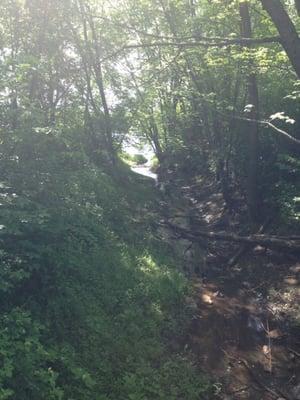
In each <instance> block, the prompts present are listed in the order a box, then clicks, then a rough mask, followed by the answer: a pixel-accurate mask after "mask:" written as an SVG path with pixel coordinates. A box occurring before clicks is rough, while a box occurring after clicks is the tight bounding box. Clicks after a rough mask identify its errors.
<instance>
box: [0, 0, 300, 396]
mask: <svg viewBox="0 0 300 400" xmlns="http://www.w3.org/2000/svg"><path fill="white" fill-rule="evenodd" d="M272 2H273V3H274V4H275V3H278V4H280V5H281V6H282V5H283V3H286V4H285V5H284V6H285V10H287V11H288V14H287V15H289V18H290V19H289V20H290V22H291V24H292V26H294V27H295V29H296V28H298V27H299V17H298V14H297V8H295V7H294V5H293V4H291V3H290V2H289V1H286V2H279V0H272V1H270V0H268V1H267V0H265V1H258V0H257V1H256V0H254V1H251V2H250V1H249V2H245V1H244V2H238V1H219V0H212V1H208V0H198V1H194V0H190V1H187V0H171V1H165V0H120V1H113V2H111V1H107V2H106V1H103V2H99V1H94V0H51V1H44V0H2V1H1V6H0V7H1V13H0V36H1V37H0V145H1V147H0V168H1V186H0V196H1V204H0V218H1V219H0V222H1V226H0V228H1V231H0V240H1V250H0V254H1V269H0V275H1V282H0V298H1V302H0V308H1V316H0V320H1V324H0V356H1V357H0V369H1V372H0V399H1V400H4V399H15V400H26V399H28V400H29V399H30V400H35V399H36V400H38V399H39V400H40V399H47V400H49V399H53V400H54V399H69V400H71V399H74V400H75V399H76V400H77V399H78V400H79V399H80V400H82V399H89V400H90V399H97V400H105V399H107V400H108V399H111V400H117V399H120V400H121V399H130V400H135V399H136V400H141V399H145V400H146V399H149V400H150V399H153V400H154V399H168V400H172V399H174V400H175V399H186V400H193V399H195V400H196V399H199V398H200V397H199V396H201V395H203V396H204V393H205V394H206V393H207V392H208V390H209V385H208V383H207V381H206V380H205V379H204V378H203V376H202V375H201V374H199V371H198V370H197V368H196V367H195V366H194V365H193V364H192V362H191V361H190V360H188V357H187V355H186V354H180V353H179V351H177V350H174V349H173V350H172V351H171V349H170V348H169V347H168V346H167V344H166V343H170V342H172V339H173V337H174V336H175V332H177V333H176V335H180V330H181V329H182V326H183V321H184V315H186V313H187V311H186V309H185V306H184V295H185V293H186V286H185V280H184V278H183V277H182V276H181V274H180V273H179V270H178V268H177V266H176V262H175V261H174V255H173V254H172V251H171V250H170V249H169V248H168V247H167V246H164V245H163V244H162V243H161V242H160V241H159V240H156V239H155V236H154V235H153V232H152V229H151V226H152V218H153V216H152V217H151V215H152V214H151V210H153V208H155V200H154V198H153V190H152V189H151V188H150V186H149V185H148V184H147V182H144V181H141V180H139V179H138V178H136V177H135V175H134V174H132V173H131V172H130V170H129V169H128V168H127V167H126V166H125V165H124V164H123V162H122V161H120V158H119V154H120V153H121V152H122V143H123V141H124V140H125V139H126V138H127V137H128V136H130V135H131V136H134V137H135V138H139V140H140V141H141V142H145V143H146V142H147V143H148V144H151V146H152V148H153V150H154V152H155V155H156V157H157V160H158V163H159V167H158V170H159V171H161V174H162V176H163V175H164V174H163V171H166V170H168V169H172V171H177V172H179V173H182V174H189V175H191V174H192V175H197V174H206V175H207V176H209V177H212V179H216V180H218V181H220V182H221V186H222V190H223V194H224V199H225V201H226V202H227V203H228V207H229V208H230V207H232V204H234V196H236V195H237V194H238V196H242V198H243V199H244V201H245V204H246V205H247V207H248V214H249V220H250V221H252V222H254V223H257V222H260V221H261V220H262V213H265V212H267V211H268V212H272V213H273V214H275V215H276V216H278V217H279V216H282V217H283V218H284V221H287V219H288V218H291V219H293V220H295V219H297V218H299V181H300V179H299V174H300V172H299V171H300V169H299V139H300V137H299V121H298V120H297V115H298V114H299V98H300V95H299V94H300V92H299V81H298V80H297V78H299V76H298V75H297V74H298V71H297V65H296V64H295V60H293V59H292V58H291V57H290V53H289V47H288V44H289V42H288V39H289V38H288V37H287V38H286V37H285V34H284V33H283V37H282V40H281V41H278V40H275V39H276V38H277V34H278V32H279V33H280V34H281V35H282V32H281V31H280V29H278V26H277V25H276V23H274V21H277V20H276V18H275V19H274V18H272V12H271V11H272V10H271V9H270V7H269V5H272V4H273V3H272ZM278 4H277V5H278ZM275 5H276V4H275ZM268 7H269V8H268ZM247 18H248V19H247ZM279 22H280V20H279ZM247 24H248V25H247ZM249 24H250V26H251V28H250V31H249V29H248V30H247V29H246V28H247V26H248V28H249ZM241 26H242V29H241ZM243 27H244V29H243ZM279 28H280V26H279ZM277 31H278V32H277ZM241 38H244V39H247V38H248V39H250V40H249V41H245V42H242V41H241V40H240V39H241ZM252 38H254V39H255V38H260V39H262V40H261V41H259V40H258V41H256V42H255V40H254V41H253V42H251V39H252ZM264 38H275V39H274V40H269V41H268V40H265V41H264V40H263V39H264ZM282 46H283V47H282ZM274 126H275V129H274ZM282 132H283V133H282ZM297 135H298V136H297ZM297 138H298V139H297ZM132 161H134V162H136V163H141V164H142V163H144V162H145V159H144V158H143V156H141V155H137V156H136V157H135V158H134V159H133V160H132ZM297 185H298V186H297ZM297 207H298V208H297ZM145 209H146V211H147V212H148V214H149V215H150V217H147V218H145V216H144V210H145ZM257 211H259V212H257ZM178 332H179V333H178ZM174 346H175V348H176V345H174ZM174 346H173V347H174Z"/></svg>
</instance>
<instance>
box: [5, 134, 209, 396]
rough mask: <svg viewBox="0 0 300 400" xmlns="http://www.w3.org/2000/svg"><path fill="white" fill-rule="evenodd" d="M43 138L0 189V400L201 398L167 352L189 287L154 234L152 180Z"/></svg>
mask: <svg viewBox="0 0 300 400" xmlns="http://www.w3.org/2000/svg"><path fill="white" fill-rule="evenodd" d="M42 140H44V141H47V142H46V143H44V144H45V145H42V144H43V143H42V144H41V143H39V142H38V141H37V142H36V143H35V145H36V146H39V157H36V158H28V157H20V158H19V159H18V160H17V161H18V162H15V161H12V162H11V168H10V170H9V171H5V173H4V175H5V180H4V181H3V184H2V187H1V196H2V205H1V209H0V212H1V224H2V229H1V258H2V265H3V267H2V269H1V285H0V296H1V328H0V353H1V374H0V398H1V399H14V400H41V399H47V400H51V399H52V400H54V399H55V400H56V399H57V400H58V399H60V400H61V399H63V400H64V399H65V400H67V399H74V400H84V399H88V400H92V399H95V400H96V399H97V400H104V399H105V400H108V399H111V400H118V399H120V400H124V399H130V400H133V399H138V400H140V399H153V400H157V399H161V400H164V399H174V400H175V399H179V398H180V399H186V400H192V399H195V400H196V399H198V398H199V396H200V395H201V396H204V394H205V393H206V392H207V390H208V388H209V385H208V384H207V382H206V380H205V379H203V378H202V375H200V374H199V371H198V369H197V368H196V367H195V366H194V365H193V364H192V363H191V362H190V361H189V359H188V357H186V355H185V354H183V353H181V352H180V349H179V347H178V346H177V345H176V346H175V345H174V346H175V347H174V346H173V347H172V346H170V343H171V342H174V343H175V340H174V339H175V337H176V335H179V334H180V333H181V332H182V331H183V330H184V326H185V321H186V316H187V313H186V309H185V306H184V296H185V293H186V289H187V287H186V283H185V280H184V278H183V276H182V275H180V273H178V269H177V265H176V261H175V258H174V254H173V252H172V250H171V249H170V247H169V246H168V245H166V244H164V243H162V242H161V241H160V240H159V239H157V238H156V237H155V236H154V234H153V233H154V232H153V230H152V225H153V222H154V221H155V219H156V218H157V214H156V213H155V212H154V211H155V210H156V201H155V198H154V188H153V185H152V183H151V181H148V180H147V179H144V178H140V177H138V176H137V175H135V174H133V173H131V172H130V171H129V170H128V169H126V168H125V167H124V166H120V167H119V168H118V170H117V171H115V172H114V174H113V178H112V177H111V176H110V174H109V173H107V172H105V171H104V170H102V169H101V168H99V167H96V166H95V165H94V164H91V163H90V162H89V161H88V160H87V159H86V158H85V157H84V156H83V155H82V154H81V153H77V156H76V157H77V158H76V157H75V156H74V154H72V157H70V153H69V152H68V151H65V150H64V147H60V148H58V147H55V148H56V151H54V149H51V146H53V145H54V146H55V142H54V143H53V142H52V141H53V139H52V138H51V137H42ZM49 151H51V154H52V158H51V160H49V159H48V154H49ZM24 171H26V173H24ZM171 347H172V348H171Z"/></svg>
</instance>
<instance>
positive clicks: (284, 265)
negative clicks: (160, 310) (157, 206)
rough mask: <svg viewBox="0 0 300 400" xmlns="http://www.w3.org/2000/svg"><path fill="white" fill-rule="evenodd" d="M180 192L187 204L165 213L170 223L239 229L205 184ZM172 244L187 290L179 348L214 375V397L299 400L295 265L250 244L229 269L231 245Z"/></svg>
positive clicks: (298, 278)
mask: <svg viewBox="0 0 300 400" xmlns="http://www.w3.org/2000/svg"><path fill="white" fill-rule="evenodd" d="M180 190H181V194H182V196H183V198H184V199H185V200H186V204H187V206H185V207H184V210H182V209H181V210H180V212H178V211H173V216H172V215H171V218H172V222H175V223H177V224H181V225H183V226H185V227H186V226H189V227H190V229H193V227H194V226H197V227H198V228H199V227H201V228H203V227H204V228H205V227H208V228H209V229H214V230H224V231H235V230H236V229H238V227H239V226H240V224H241V214H239V215H234V214H229V213H227V212H226V210H225V204H224V201H223V198H222V195H221V194H220V193H219V192H218V191H216V187H215V186H214V185H213V184H211V183H208V184H206V185H205V184H203V182H201V181H200V182H195V183H193V184H191V185H189V186H183V187H181V189H180ZM182 213H183V215H184V216H182ZM170 214H172V213H170V210H169V215H170ZM175 240H177V242H176V241H175V245H176V246H177V247H178V246H179V247H180V246H182V248H184V247H185V249H184V250H183V251H182V254H183V258H184V269H185V272H186V273H187V274H188V275H189V277H190V279H191V284H192V286H193V296H191V297H189V298H188V299H187V301H188V304H189V305H190V307H191V309H192V312H193V318H192V320H191V323H190V327H189V334H188V337H187V338H185V342H186V343H185V347H186V348H188V349H189V350H190V351H191V352H192V354H193V356H194V358H195V360H196V362H197V364H198V365H199V366H200V368H201V369H202V370H204V371H205V372H206V373H207V374H208V375H211V376H213V377H214V379H215V381H216V382H217V384H216V393H215V397H216V398H218V399H224V400H225V399H232V400H238V399H241V400H242V399H261V400H270V399H277V400H279V399H288V400H298V399H300V286H299V282H300V261H298V260H297V259H296V258H295V257H292V256H290V255H288V254H281V253H277V252H274V251H270V250H268V249H265V248H262V247H260V246H257V247H255V248H250V249H249V250H248V251H247V252H245V255H244V256H243V257H241V259H240V260H239V261H238V262H237V263H236V264H235V265H234V266H232V267H229V266H228V262H227V261H228V259H230V257H232V255H234V254H235V253H236V252H237V251H238V250H239V246H237V245H228V244H226V245H224V244H222V243H220V242H218V243H211V244H209V245H208V246H207V247H206V248H205V245H203V244H200V245H199V244H196V245H195V244H191V243H189V242H188V241H185V240H184V239H180V238H177V239H175ZM203 260H204V261H203Z"/></svg>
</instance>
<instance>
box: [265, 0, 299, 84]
mask: <svg viewBox="0 0 300 400" xmlns="http://www.w3.org/2000/svg"><path fill="white" fill-rule="evenodd" d="M261 3H262V6H263V8H264V9H265V10H266V11H267V13H268V14H269V16H270V17H271V19H272V21H273V23H274V25H275V26H276V28H277V30H278V32H279V35H280V38H281V44H282V46H283V48H284V50H285V51H286V54H287V56H288V58H289V59H290V61H291V64H292V66H293V67H294V70H295V72H296V74H297V76H298V78H299V79H300V38H299V35H298V33H297V30H296V27H295V25H294V24H293V21H292V20H291V18H290V17H289V15H288V13H287V12H286V10H285V8H284V6H283V4H282V3H281V1H280V0H261ZM295 4H296V7H297V10H298V13H299V11H300V2H299V0H296V1H295Z"/></svg>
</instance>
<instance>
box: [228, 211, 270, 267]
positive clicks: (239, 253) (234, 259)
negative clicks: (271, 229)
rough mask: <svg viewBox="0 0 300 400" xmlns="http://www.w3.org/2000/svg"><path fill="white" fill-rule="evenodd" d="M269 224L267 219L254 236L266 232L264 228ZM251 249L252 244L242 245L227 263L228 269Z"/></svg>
mask: <svg viewBox="0 0 300 400" xmlns="http://www.w3.org/2000/svg"><path fill="white" fill-rule="evenodd" d="M270 222H271V220H270V219H268V220H267V221H266V222H265V223H264V224H263V225H261V227H260V228H259V230H258V231H257V232H256V234H261V233H264V231H265V230H266V227H267V226H268V225H269V223H270ZM252 248H253V245H252V244H249V243H243V245H242V247H241V248H240V249H239V250H238V251H237V253H235V254H234V255H233V256H232V257H231V258H230V260H229V261H228V267H230V268H232V267H234V266H235V264H236V263H237V262H238V261H239V260H240V258H241V257H242V256H243V255H245V254H246V253H247V252H248V251H250V250H251V249H252Z"/></svg>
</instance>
